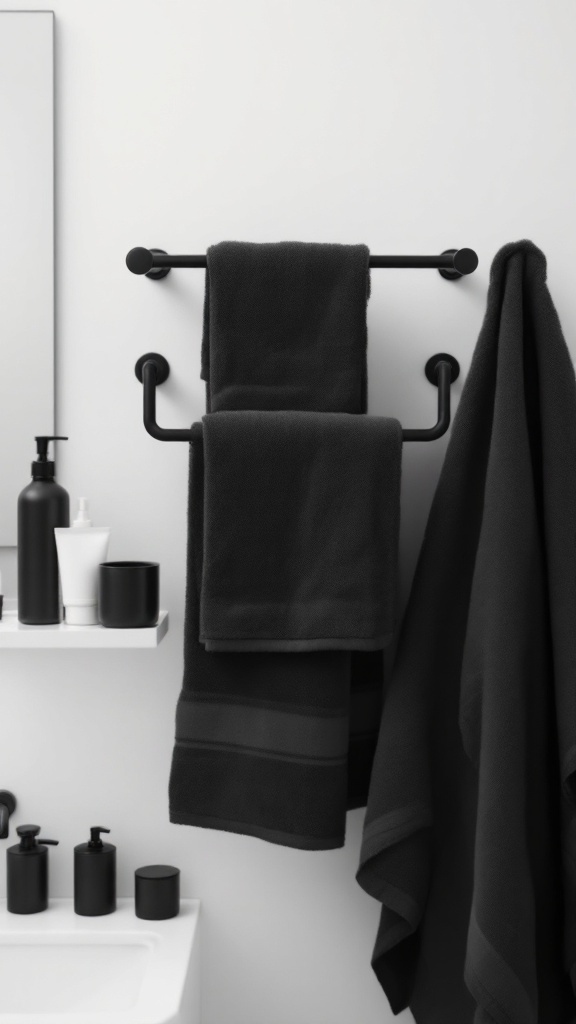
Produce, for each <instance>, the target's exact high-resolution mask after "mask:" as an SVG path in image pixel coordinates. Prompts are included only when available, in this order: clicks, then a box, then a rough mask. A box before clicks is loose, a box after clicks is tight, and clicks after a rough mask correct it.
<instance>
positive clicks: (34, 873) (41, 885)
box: [6, 825, 58, 914]
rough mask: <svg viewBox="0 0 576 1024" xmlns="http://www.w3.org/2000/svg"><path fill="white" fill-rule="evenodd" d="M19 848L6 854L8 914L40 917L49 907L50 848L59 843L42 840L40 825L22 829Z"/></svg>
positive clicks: (24, 826)
mask: <svg viewBox="0 0 576 1024" xmlns="http://www.w3.org/2000/svg"><path fill="white" fill-rule="evenodd" d="M16 832H17V833H18V835H19V836H20V842H19V843H18V845H17V846H10V847H9V848H8V850H7V851H6V868H7V887H6V888H7V896H8V910H9V911H10V913H11V914H38V913H40V911H41V910H46V908H47V906H48V846H58V841H57V840H56V839H38V833H39V832H40V826H39V825H19V826H18V828H17V829H16Z"/></svg>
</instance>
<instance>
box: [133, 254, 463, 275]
mask: <svg viewBox="0 0 576 1024" xmlns="http://www.w3.org/2000/svg"><path fill="white" fill-rule="evenodd" d="M126 266H127V267H128V270H131V271H132V273H133V274H144V275H145V277H149V278H151V279H152V280H153V281H159V280H160V279H161V278H162V277H166V274H169V273H170V269H171V267H205V266H206V253H204V254H203V255H200V256H170V255H169V254H168V253H167V252H166V251H165V250H164V249H144V248H143V247H142V246H137V248H136V249H130V252H129V253H128V255H127V257H126ZM370 266H371V267H374V268H376V267H427V268H432V269H436V270H437V271H438V273H439V274H441V275H442V277H445V278H446V279H447V280H448V281H456V280H458V278H460V277H464V275H466V274H473V273H474V271H475V270H476V267H477V266H478V257H477V255H476V253H475V252H474V250H473V249H444V252H442V253H440V255H439V256H370Z"/></svg>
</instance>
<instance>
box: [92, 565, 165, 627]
mask: <svg viewBox="0 0 576 1024" xmlns="http://www.w3.org/2000/svg"><path fill="white" fill-rule="evenodd" d="M159 611H160V565H159V564H158V562H102V564H101V565H100V567H99V588H98V617H99V619H100V622H101V623H102V625H103V626H106V627H107V628H108V629H146V628H147V627H150V626H155V625H156V623H157V622H158V615H159Z"/></svg>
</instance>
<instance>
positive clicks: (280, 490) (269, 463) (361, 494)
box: [200, 412, 402, 652]
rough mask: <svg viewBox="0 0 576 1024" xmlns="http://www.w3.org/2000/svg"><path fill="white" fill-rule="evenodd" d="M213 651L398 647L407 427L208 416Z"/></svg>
mask: <svg viewBox="0 0 576 1024" xmlns="http://www.w3.org/2000/svg"><path fill="white" fill-rule="evenodd" d="M204 456H205V466H206V478H205V497H204V505H205V522H204V530H205V533H204V573H203V578H202V595H201V606H200V627H201V635H200V639H201V640H202V642H203V643H205V645H206V649H207V650H208V651H286V652H301V651H319V650H342V651H352V650H355V651H367V650H382V649H383V648H384V647H386V646H387V645H388V643H389V642H390V640H391V639H392V634H393V629H394V616H395V599H396V583H397V580H396V575H397V574H396V565H397V552H398V528H399V520H400V515H399V511H400V464H401V458H402V430H401V427H400V424H399V423H398V421H397V420H392V419H383V418H381V417H371V416H353V415H350V414H349V413H323V412H320V413H318V412H219V413H211V414H209V415H208V416H205V417H204Z"/></svg>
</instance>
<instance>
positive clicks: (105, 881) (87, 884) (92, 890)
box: [74, 825, 116, 917]
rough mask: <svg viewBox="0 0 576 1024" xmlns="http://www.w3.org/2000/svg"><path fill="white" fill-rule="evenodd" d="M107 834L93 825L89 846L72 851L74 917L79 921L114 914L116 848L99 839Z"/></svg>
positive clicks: (82, 846) (107, 830)
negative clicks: (80, 918) (76, 915)
mask: <svg viewBox="0 0 576 1024" xmlns="http://www.w3.org/2000/svg"><path fill="white" fill-rule="evenodd" d="M109 831H110V829H109V828H103V827H102V826H100V825H94V826H93V827H92V828H91V829H90V835H91V839H90V842H88V843H80V845H79V846H75V847H74V913H75V914H79V915H80V916H82V917H101V916H102V915H104V914H112V913H113V912H114V911H115V910H116V847H115V846H113V845H112V843H104V842H102V840H101V838H100V833H101V832H109Z"/></svg>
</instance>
